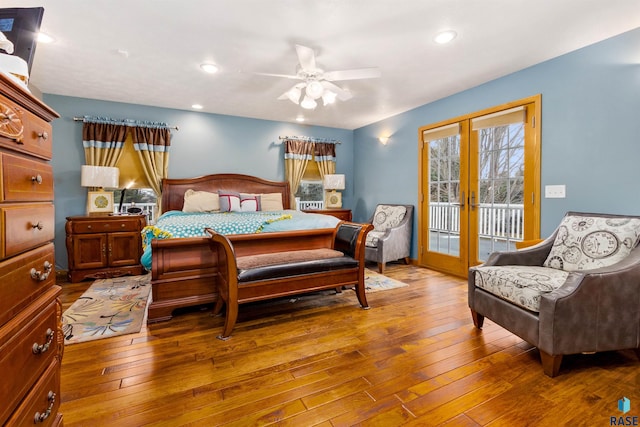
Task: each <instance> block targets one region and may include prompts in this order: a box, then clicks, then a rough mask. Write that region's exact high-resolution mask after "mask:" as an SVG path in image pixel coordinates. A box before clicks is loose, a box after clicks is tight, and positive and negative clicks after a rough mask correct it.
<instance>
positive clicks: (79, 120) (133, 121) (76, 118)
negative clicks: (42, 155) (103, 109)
mask: <svg viewBox="0 0 640 427" xmlns="http://www.w3.org/2000/svg"><path fill="white" fill-rule="evenodd" d="M86 119H91V117H89V116H85V117H74V118H73V121H74V122H84V121H85V120H86ZM99 119H105V118H103V117H100V118H99ZM108 120H113V121H114V122H123V123H124V124H125V125H126V123H127V122H129V123H136V122H140V123H143V124H144V123H145V122H144V121H139V120H126V119H125V120H116V119H108ZM165 126H166V127H167V128H169V129H175V130H180V129H178V126H169V125H165Z"/></svg>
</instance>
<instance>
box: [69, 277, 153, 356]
mask: <svg viewBox="0 0 640 427" xmlns="http://www.w3.org/2000/svg"><path fill="white" fill-rule="evenodd" d="M150 280H151V275H150V274H146V275H144V276H126V277H118V278H113V279H101V280H96V281H95V282H93V284H92V285H91V286H90V287H89V289H87V291H86V292H85V293H84V294H82V296H81V297H80V298H78V300H77V301H75V302H74V303H73V304H72V305H71V306H70V307H69V308H68V309H67V310H65V312H64V313H63V314H62V330H63V333H64V342H65V344H75V343H78V342H84V341H92V340H97V339H101V338H108V337H113V336H117V335H125V334H132V333H137V332H140V330H141V329H142V324H143V321H144V319H145V317H146V311H147V304H148V300H149V295H150V293H151V284H150V283H149V282H150Z"/></svg>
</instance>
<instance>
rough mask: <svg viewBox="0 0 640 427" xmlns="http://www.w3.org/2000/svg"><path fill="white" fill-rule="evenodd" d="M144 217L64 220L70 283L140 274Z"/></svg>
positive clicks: (77, 217)
mask: <svg viewBox="0 0 640 427" xmlns="http://www.w3.org/2000/svg"><path fill="white" fill-rule="evenodd" d="M146 223H147V222H146V217H145V216H144V215H114V216H109V215H104V216H72V217H68V218H67V224H66V226H65V230H66V232H67V254H68V257H69V274H68V276H69V281H70V282H72V283H75V282H79V281H82V280H84V279H104V278H106V277H119V276H126V275H128V274H131V275H138V274H143V271H144V269H143V267H142V264H140V257H141V256H142V235H141V232H142V229H143V228H144V226H145V225H146Z"/></svg>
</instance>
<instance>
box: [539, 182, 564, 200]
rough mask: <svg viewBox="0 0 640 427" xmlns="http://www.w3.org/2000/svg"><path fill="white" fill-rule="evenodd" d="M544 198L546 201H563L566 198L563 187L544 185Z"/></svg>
mask: <svg viewBox="0 0 640 427" xmlns="http://www.w3.org/2000/svg"><path fill="white" fill-rule="evenodd" d="M544 197H545V198H547V199H564V198H565V197H567V194H566V186H565V185H545V186H544Z"/></svg>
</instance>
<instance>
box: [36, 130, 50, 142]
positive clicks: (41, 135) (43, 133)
mask: <svg viewBox="0 0 640 427" xmlns="http://www.w3.org/2000/svg"><path fill="white" fill-rule="evenodd" d="M38 138H42V139H44V140H45V141H46V140H47V139H49V133H48V132H40V133H39V134H38Z"/></svg>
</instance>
